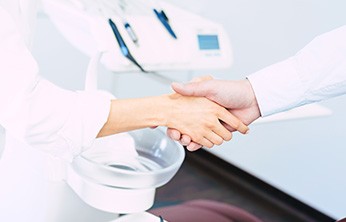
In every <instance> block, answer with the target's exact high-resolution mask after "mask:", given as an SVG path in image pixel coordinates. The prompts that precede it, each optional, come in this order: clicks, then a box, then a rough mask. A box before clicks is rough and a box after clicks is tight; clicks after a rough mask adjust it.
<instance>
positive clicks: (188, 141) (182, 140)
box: [180, 135, 191, 146]
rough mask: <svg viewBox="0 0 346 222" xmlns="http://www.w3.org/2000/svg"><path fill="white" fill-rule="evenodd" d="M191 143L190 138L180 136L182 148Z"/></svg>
mask: <svg viewBox="0 0 346 222" xmlns="http://www.w3.org/2000/svg"><path fill="white" fill-rule="evenodd" d="M190 143H191V137H189V136H188V135H182V136H181V139H180V144H181V145H183V146H187V145H189V144H190Z"/></svg>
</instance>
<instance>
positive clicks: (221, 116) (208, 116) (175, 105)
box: [165, 93, 248, 148]
mask: <svg viewBox="0 0 346 222" xmlns="http://www.w3.org/2000/svg"><path fill="white" fill-rule="evenodd" d="M168 98H169V102H168V104H171V105H170V106H169V109H168V110H169V111H168V112H167V117H166V119H167V123H166V124H165V125H166V126H167V127H169V128H175V129H178V130H179V132H181V133H182V134H185V135H188V136H189V138H191V139H192V141H195V142H196V143H198V144H201V145H203V146H205V147H208V148H211V147H213V146H214V145H215V144H216V145H220V144H222V142H223V141H224V140H225V141H229V140H231V138H232V133H231V132H230V131H229V130H227V129H226V128H225V127H224V125H223V124H222V123H221V122H220V121H222V122H223V123H225V124H227V125H228V126H231V127H232V128H234V129H236V130H238V131H239V132H241V133H246V132H247V131H248V127H247V126H246V125H245V124H243V123H242V122H241V121H240V120H239V119H238V118H236V117H235V116H234V115H233V114H231V113H230V112H228V110H227V109H225V108H224V107H222V106H220V105H218V104H216V103H215V102H212V101H211V100H209V99H206V98H204V97H194V96H182V95H180V94H177V93H175V94H172V95H169V96H168Z"/></svg>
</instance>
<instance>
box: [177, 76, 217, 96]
mask: <svg viewBox="0 0 346 222" xmlns="http://www.w3.org/2000/svg"><path fill="white" fill-rule="evenodd" d="M210 81H211V80H209V81H203V82H192V83H186V84H183V83H177V82H174V83H172V88H173V90H174V91H175V92H177V93H179V94H181V95H184V96H200V97H205V96H208V95H210V94H211V89H212V87H209V83H210Z"/></svg>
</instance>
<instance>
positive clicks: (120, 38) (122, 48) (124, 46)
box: [108, 19, 147, 73]
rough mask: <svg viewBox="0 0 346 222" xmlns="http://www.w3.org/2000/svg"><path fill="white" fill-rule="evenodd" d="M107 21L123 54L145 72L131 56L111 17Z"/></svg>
mask: <svg viewBox="0 0 346 222" xmlns="http://www.w3.org/2000/svg"><path fill="white" fill-rule="evenodd" d="M108 23H109V25H110V26H111V28H112V31H113V34H114V36H115V38H116V40H117V42H118V45H119V48H120V51H121V53H122V54H123V56H125V57H126V58H127V59H128V60H130V61H131V62H132V63H133V64H134V65H136V66H137V67H138V68H139V69H140V70H141V71H142V72H145V73H147V71H146V70H145V69H143V67H142V66H141V65H140V64H139V63H138V62H137V61H136V59H135V58H134V57H133V56H132V54H131V53H130V50H129V48H128V47H127V45H126V43H125V41H124V39H123V37H122V36H121V34H120V32H119V30H118V28H117V26H116V25H115V23H114V22H113V21H112V19H108Z"/></svg>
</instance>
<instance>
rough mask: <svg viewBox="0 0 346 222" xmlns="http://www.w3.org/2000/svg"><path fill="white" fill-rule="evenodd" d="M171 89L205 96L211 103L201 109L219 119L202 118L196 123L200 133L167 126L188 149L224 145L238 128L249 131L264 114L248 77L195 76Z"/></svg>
mask: <svg viewBox="0 0 346 222" xmlns="http://www.w3.org/2000/svg"><path fill="white" fill-rule="evenodd" d="M172 88H173V90H174V91H175V92H176V93H177V94H175V95H177V96H179V94H180V95H182V96H184V97H194V98H197V97H205V98H206V99H207V100H208V102H209V103H210V102H212V105H211V104H209V103H208V102H206V103H205V104H202V105H201V106H200V109H201V112H202V111H206V110H203V109H211V111H210V112H209V111H208V110H207V111H208V112H209V113H211V114H214V115H216V117H217V118H216V121H214V120H215V118H214V119H210V121H209V122H208V120H205V119H200V123H196V127H198V130H197V131H198V132H199V134H194V133H190V135H189V134H186V133H185V132H183V130H181V128H180V129H179V130H178V129H175V128H170V127H169V125H168V129H167V135H168V136H169V137H170V138H172V139H173V140H176V141H179V142H180V143H181V144H182V145H184V146H186V147H187V149H188V150H189V151H195V150H197V149H199V148H201V147H202V146H204V147H208V148H211V147H213V146H214V145H221V144H222V143H223V141H229V140H231V138H232V132H235V131H239V132H240V133H242V134H247V133H248V132H249V128H248V127H247V126H248V125H249V124H250V123H252V122H253V121H254V120H256V119H257V118H259V117H260V116H261V114H260V110H259V107H258V104H257V100H256V97H255V94H254V92H253V90H252V87H251V84H250V82H249V81H248V80H247V79H245V80H236V81H233V80H215V79H213V78H212V77H210V76H208V77H200V78H197V79H194V80H193V81H192V82H190V83H187V84H180V83H173V84H172ZM205 98H203V99H205ZM193 113H196V112H195V111H194V112H193ZM199 125H200V126H199ZM189 127H191V125H190V126H189ZM191 128H192V127H191ZM202 129H203V131H201V130H202Z"/></svg>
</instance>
